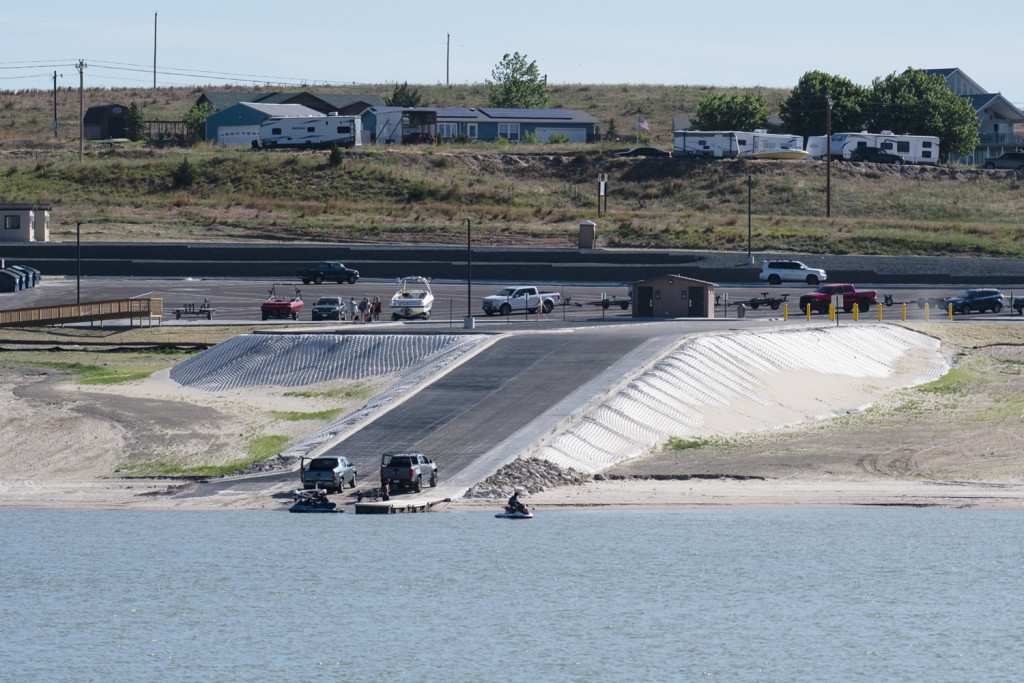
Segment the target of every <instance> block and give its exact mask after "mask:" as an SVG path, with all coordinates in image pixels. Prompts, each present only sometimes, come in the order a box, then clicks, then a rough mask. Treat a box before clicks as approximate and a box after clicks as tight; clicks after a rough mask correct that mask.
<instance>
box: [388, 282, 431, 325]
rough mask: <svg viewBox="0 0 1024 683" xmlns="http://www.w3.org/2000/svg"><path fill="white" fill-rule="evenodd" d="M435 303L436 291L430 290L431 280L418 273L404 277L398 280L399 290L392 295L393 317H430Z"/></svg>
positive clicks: (396, 318)
mask: <svg viewBox="0 0 1024 683" xmlns="http://www.w3.org/2000/svg"><path fill="white" fill-rule="evenodd" d="M433 305H434V293H433V292H432V291H430V280H428V279H427V278H425V277H420V276H418V275H414V276H409V277H404V278H402V279H401V280H399V281H398V290H397V291H396V292H395V295H394V296H393V297H391V305H390V308H391V319H392V320H411V319H413V318H423V319H424V320H426V319H427V318H429V317H430V309H431V308H432V307H433Z"/></svg>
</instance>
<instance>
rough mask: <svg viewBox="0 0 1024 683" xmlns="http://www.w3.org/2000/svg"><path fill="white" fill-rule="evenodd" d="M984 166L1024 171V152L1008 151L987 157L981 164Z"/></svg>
mask: <svg viewBox="0 0 1024 683" xmlns="http://www.w3.org/2000/svg"><path fill="white" fill-rule="evenodd" d="M981 167H982V168H988V169H992V168H1012V169H1014V170H1017V171H1024V152H1007V153H1006V154H1000V155H999V156H997V157H992V158H991V159H987V160H986V161H985V163H983V164H982V165H981Z"/></svg>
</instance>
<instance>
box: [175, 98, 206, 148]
mask: <svg viewBox="0 0 1024 683" xmlns="http://www.w3.org/2000/svg"><path fill="white" fill-rule="evenodd" d="M212 113H213V105H212V104H210V103H209V102H203V103H202V104H193V105H192V106H191V107H189V109H188V111H187V112H185V116H184V118H183V119H182V120H183V121H184V123H185V142H186V143H187V144H188V145H189V146H190V147H191V146H195V145H198V144H199V143H200V142H202V141H203V140H205V139H206V117H207V116H209V115H210V114H212Z"/></svg>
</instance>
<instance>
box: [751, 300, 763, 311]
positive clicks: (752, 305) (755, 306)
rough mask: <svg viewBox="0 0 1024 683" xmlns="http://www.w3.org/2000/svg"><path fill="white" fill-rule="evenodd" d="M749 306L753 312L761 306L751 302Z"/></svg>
mask: <svg viewBox="0 0 1024 683" xmlns="http://www.w3.org/2000/svg"><path fill="white" fill-rule="evenodd" d="M749 305H750V307H751V308H752V309H753V310H755V311H756V310H757V308H758V306H760V305H761V304H759V303H757V302H756V301H751V302H750V304H749Z"/></svg>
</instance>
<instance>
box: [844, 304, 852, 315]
mask: <svg viewBox="0 0 1024 683" xmlns="http://www.w3.org/2000/svg"><path fill="white" fill-rule="evenodd" d="M852 310H853V306H852V305H850V306H843V313H849V312H850V311H852Z"/></svg>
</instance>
